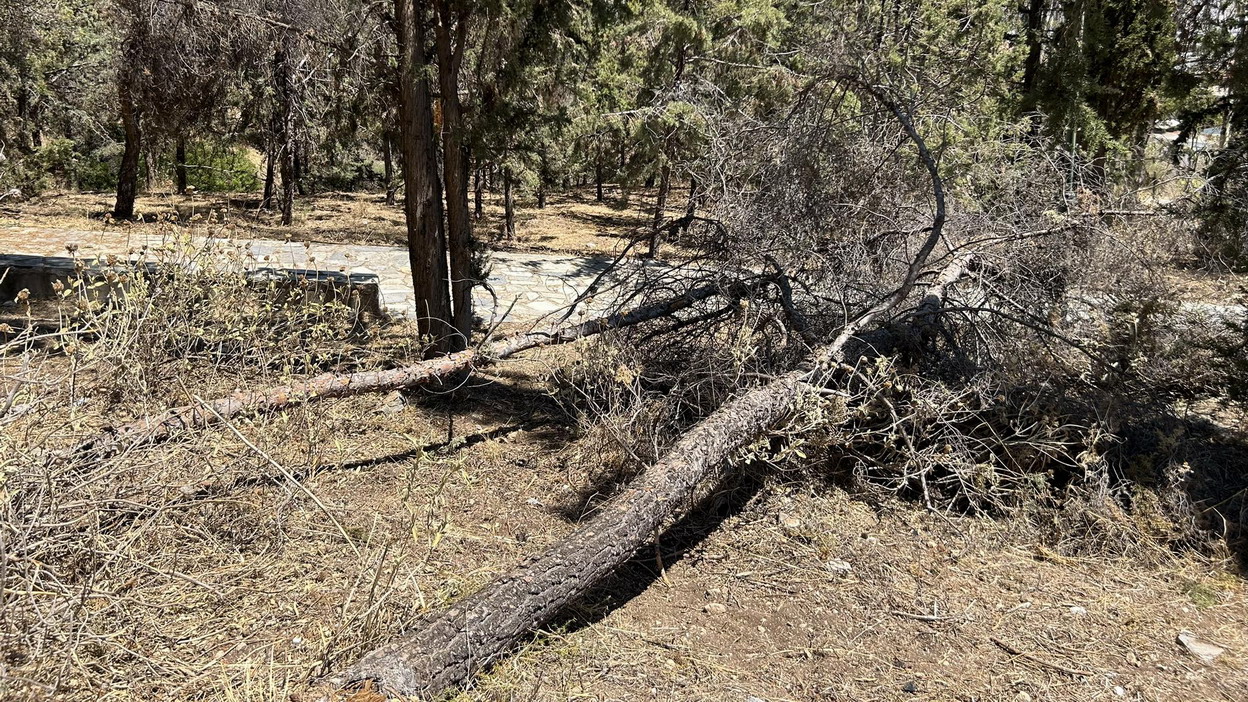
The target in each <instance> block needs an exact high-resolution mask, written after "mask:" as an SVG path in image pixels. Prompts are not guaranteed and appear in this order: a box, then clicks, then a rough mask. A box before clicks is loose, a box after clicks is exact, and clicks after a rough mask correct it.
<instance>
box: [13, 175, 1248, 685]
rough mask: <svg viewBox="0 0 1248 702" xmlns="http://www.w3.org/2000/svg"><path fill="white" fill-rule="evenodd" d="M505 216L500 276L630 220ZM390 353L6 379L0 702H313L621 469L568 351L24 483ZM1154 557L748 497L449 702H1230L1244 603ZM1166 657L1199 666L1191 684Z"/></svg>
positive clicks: (1094, 516) (854, 497) (709, 516)
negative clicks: (82, 444) (94, 452)
mask: <svg viewBox="0 0 1248 702" xmlns="http://www.w3.org/2000/svg"><path fill="white" fill-rule="evenodd" d="M105 200H106V198H103V197H102V196H90V195H84V196H62V197H61V198H54V199H52V200H49V201H48V202H46V203H35V204H33V205H27V207H30V208H33V209H31V210H29V211H27V212H26V213H25V214H23V217H22V221H23V222H24V223H29V224H47V223H52V224H59V225H61V226H80V223H81V226H87V225H91V224H92V223H94V226H99V222H98V221H95V220H91V219H89V218H88V217H89V216H90V214H91V213H92V212H93V211H96V209H98V208H99V207H100V206H101V203H103V202H105ZM375 200H376V198H374V197H373V196H359V197H354V196H353V197H350V198H346V197H344V198H340V199H335V198H319V199H316V200H312V201H307V200H305V201H302V204H301V208H306V209H301V213H302V214H301V216H302V220H301V225H300V226H299V227H297V228H296V229H297V230H298V231H301V232H304V234H305V235H308V236H312V235H316V236H322V235H324V236H338V235H341V236H357V235H359V236H363V233H364V232H371V234H369V236H373V235H376V233H377V232H379V231H383V225H384V227H389V229H384V231H386V232H391V233H390V234H387V236H391V235H393V236H399V235H398V234H397V232H398V230H399V224H398V222H399V219H398V218H399V217H400V216H401V214H400V213H399V212H398V211H397V210H389V209H386V208H384V207H382V206H380V205H378V203H377V202H376V201H375ZM145 202H147V204H146V205H144V206H146V207H150V208H152V209H153V210H154V209H155V207H154V205H153V204H152V203H151V202H150V201H145ZM634 202H635V203H636V202H637V201H634ZM39 208H45V209H39ZM320 213H325V218H323V219H318V218H317V217H318V216H319V214H320ZM492 216H493V215H492ZM525 216H526V217H527V219H522V223H523V226H522V232H525V234H523V235H522V236H521V239H522V242H521V245H527V246H539V245H549V246H551V247H577V246H587V245H588V244H590V243H593V244H595V245H600V246H601V247H602V248H604V249H606V248H607V247H608V245H610V246H617V245H618V244H619V242H620V241H621V240H622V238H623V237H622V236H621V234H620V232H621V230H626V228H627V227H628V226H631V225H630V224H629V222H632V221H644V218H645V213H644V211H642V210H640V209H618V210H617V209H613V208H612V207H609V206H598V205H595V204H592V203H587V202H585V201H584V200H577V199H576V198H574V197H573V198H570V199H569V200H567V201H558V200H554V201H552V203H551V205H550V206H549V207H548V208H547V211H546V212H544V213H540V214H533V213H532V211H526V213H525ZM599 216H601V217H604V218H609V219H608V220H603V222H602V229H601V230H600V229H599V228H598V225H593V226H587V223H590V222H595V221H598V220H595V219H594V217H599ZM630 218H631V219H630ZM349 220H355V221H356V224H357V225H358V228H355V229H352V228H350V227H348V226H347V224H348V223H349ZM322 227H323V228H322ZM565 230H566V231H565ZM261 231H263V229H262V228H260V227H258V229H257V233H260V232H261ZM334 232H337V233H336V234H335V233H334ZM541 232H548V233H546V234H542V233H541ZM545 236H549V237H551V238H550V239H548V240H543V239H542V237H545ZM371 241H372V242H373V243H396V242H395V240H392V239H384V238H383V239H380V240H371ZM561 250H571V248H568V249H561ZM19 312H20V310H18V311H12V310H10V313H12V314H13V315H16V316H14V317H13V319H12V320H11V321H13V323H14V324H15V325H18V323H19V322H20V321H21V320H20V319H19V318H20V317H21V316H22V315H21V314H19ZM39 314H44V316H50V317H53V318H54V317H55V315H52V314H50V313H48V311H47V310H36V312H32V313H31V317H37V316H39ZM120 328H121V329H122V330H123V331H125V330H126V329H128V327H124V325H122V326H121V327H120ZM413 336H414V335H413V334H412V333H411V330H410V329H405V328H403V327H402V326H395V327H388V328H380V329H376V330H374V331H373V332H372V336H371V337H369V338H367V339H362V340H353V341H352V342H351V343H349V344H339V345H338V346H337V347H335V350H334V352H333V353H332V354H330V355H329V356H328V357H326V356H316V357H313V355H312V354H311V353H309V354H307V355H306V357H304V356H298V358H293V360H292V358H286V356H283V354H289V355H290V356H292V357H295V356H297V354H296V353H295V352H294V351H292V350H290V349H277V348H275V349H273V350H272V353H273V356H272V358H269V357H267V356H263V355H261V356H260V357H259V358H260V361H263V362H257V363H253V364H251V365H247V364H241V365H240V364H239V363H237V362H234V361H231V360H229V359H226V360H225V361H222V360H221V359H216V358H214V357H212V356H211V355H208V354H205V353H201V352H196V353H193V354H190V355H188V356H185V357H169V358H165V357H161V356H159V355H157V354H154V353H152V352H149V351H148V350H147V349H144V348H142V347H140V348H135V345H134V344H130V345H129V346H124V347H116V348H112V349H110V348H105V346H106V345H103V344H96V345H95V346H92V345H90V344H83V345H79V344H78V343H77V342H76V341H74V340H73V338H72V337H66V338H64V339H61V341H64V342H65V343H66V344H67V345H66V346H62V347H47V346H45V347H41V348H44V349H45V350H47V351H49V353H47V354H45V355H35V356H22V355H18V354H3V355H0V402H4V401H5V400H6V398H10V397H11V398H13V400H12V402H13V406H16V407H19V408H22V413H21V414H20V416H17V417H16V418H13V417H10V416H6V417H4V423H3V424H2V425H0V494H4V495H5V500H4V502H5V505H4V510H5V511H3V517H4V524H0V526H3V527H4V528H3V529H0V537H2V538H3V539H4V542H3V544H0V555H2V556H3V558H0V582H2V583H3V589H0V612H3V616H0V643H2V647H3V651H2V652H0V653H2V655H0V699H4V700H52V699H56V700H91V701H92V702H111V701H114V700H117V701H120V700H224V701H227V702H242V701H246V702H261V701H265V702H277V701H279V700H281V701H287V700H306V701H310V700H314V699H319V697H320V695H321V694H322V693H324V692H325V689H324V687H323V686H321V685H320V684H319V683H318V680H319V679H320V678H321V676H324V675H326V674H328V673H332V672H333V671H336V670H340V669H341V668H342V667H344V666H345V665H348V664H349V663H351V662H352V661H353V660H355V658H357V657H358V656H359V655H360V654H361V653H363V652H364V651H366V650H368V649H370V648H371V647H374V646H376V645H377V644H379V643H381V642H382V641H384V640H386V639H387V638H389V637H391V636H393V635H394V634H395V633H396V632H400V631H403V630H404V629H406V628H408V627H410V626H413V625H416V624H417V623H418V621H419V618H420V617H421V615H422V614H424V613H426V612H429V611H431V610H433V609H436V608H438V607H441V606H443V605H445V604H447V603H449V602H452V601H454V600H455V599H457V598H459V597H462V596H464V595H466V594H468V593H470V592H472V591H473V590H474V589H476V588H478V587H480V586H482V585H484V584H485V583H486V582H488V581H489V580H490V579H491V578H493V577H494V576H496V575H498V574H501V573H503V572H505V571H507V570H508V569H510V568H511V567H513V566H514V565H515V564H517V563H519V562H521V561H522V560H524V559H525V558H526V557H528V556H531V555H534V554H536V553H539V552H541V551H542V550H543V549H545V548H547V547H549V546H550V545H552V544H553V543H555V542H556V541H557V540H558V539H559V538H561V537H562V536H564V535H566V534H567V533H569V532H570V531H571V530H573V529H574V528H575V527H576V525H577V523H578V522H579V521H580V520H582V519H583V518H584V517H585V516H586V515H588V514H591V513H592V512H593V510H594V509H595V508H596V506H597V505H599V504H601V503H602V502H603V501H604V500H605V499H607V498H609V497H610V496H611V495H612V494H614V493H615V492H616V491H617V490H618V489H619V488H620V486H621V485H622V484H623V483H624V482H626V481H627V480H628V479H629V478H630V477H631V476H632V475H633V474H634V473H635V472H636V471H637V470H638V468H639V466H638V463H637V461H635V460H633V459H632V458H630V455H629V451H628V450H627V449H626V447H624V446H622V445H621V444H620V441H619V439H618V437H615V436H613V435H612V434H611V433H610V432H609V431H606V430H605V429H585V428H583V427H581V426H579V425H578V424H577V422H575V421H574V420H573V419H572V418H571V417H570V416H569V415H568V414H567V413H566V412H565V410H564V409H563V408H562V407H561V406H560V405H559V404H558V402H557V401H556V399H555V395H554V394H553V393H552V384H551V382H550V376H551V373H552V372H554V371H555V370H556V369H558V368H560V367H564V366H566V365H567V364H569V363H571V362H573V361H574V360H575V358H576V353H575V349H571V348H567V347H565V348H559V349H548V350H543V351H539V352H536V353H531V354H528V355H527V356H526V357H525V358H524V359H523V360H519V361H512V362H508V363H506V364H504V365H502V366H500V367H498V368H496V369H494V370H492V371H491V372H486V373H482V374H479V375H477V376H474V378H473V380H472V381H471V382H469V383H467V384H466V385H465V386H463V387H456V388H450V387H447V388H440V389H432V390H426V391H421V392H417V393H412V394H410V395H406V396H401V395H391V396H387V397H361V398H351V399H344V400H335V401H329V402H325V403H321V404H317V405H312V406H308V407H305V408H302V409H296V410H292V411H289V412H285V413H282V414H279V415H276V416H272V417H255V418H247V419H240V420H236V421H234V422H233V423H230V424H226V425H224V426H218V427H216V428H213V429H209V430H204V431H196V432H187V433H185V434H183V435H181V436H180V437H179V439H178V440H177V441H174V442H171V443H169V444H167V445H162V446H157V447H149V448H144V449H138V450H134V451H130V452H128V453H126V454H124V455H122V456H119V457H117V458H115V459H110V460H109V461H105V462H101V463H98V464H90V465H80V466H71V467H70V468H66V469H64V470H62V469H61V468H58V464H57V463H56V462H55V461H47V460H46V457H47V456H48V455H49V452H50V451H53V452H54V451H55V450H57V449H60V448H63V447H66V446H69V445H72V443H73V442H74V441H75V439H77V438H81V437H83V436H87V435H90V434H91V433H93V432H94V431H98V430H99V429H100V428H101V427H103V426H106V425H110V424H116V423H119V422H121V421H124V420H126V419H128V418H131V417H134V416H137V415H140V414H143V413H145V412H151V411H155V410H159V409H162V408H164V407H167V406H170V405H176V404H182V403H186V402H194V401H195V398H210V397H215V396H219V395H221V394H224V393H228V392H230V391H231V390H234V389H238V388H246V387H265V386H271V385H276V384H279V383H280V382H282V381H284V380H286V379H288V378H289V377H290V375H291V374H292V373H301V372H306V368H304V367H303V366H298V365H295V366H292V365H291V363H293V362H294V361H295V360H299V359H303V360H302V361H301V362H302V363H304V364H305V365H307V366H312V367H314V368H315V369H316V370H339V371H341V370H352V369H356V368H375V367H386V366H389V365H393V364H396V363H401V362H402V361H403V360H404V359H411V358H414V357H415V356H416V354H417V353H418V350H416V349H413V348H412V347H411V338H413ZM15 388H16V389H15ZM18 390H20V392H18ZM0 414H2V413H0ZM1224 419H1225V424H1226V427H1227V428H1233V427H1235V426H1242V425H1243V419H1244V418H1243V416H1242V414H1239V415H1234V416H1231V415H1227V416H1226V417H1225V418H1224ZM1237 445H1239V446H1242V445H1243V444H1242V443H1240V444H1237ZM1236 450H1241V449H1236ZM58 471H60V472H58ZM45 485H50V486H55V489H54V490H49V491H44V490H43V488H42V486H45ZM17 494H22V495H35V496H38V497H39V499H34V498H23V499H22V500H16V501H11V500H10V497H12V496H14V495H17ZM41 510H43V511H41ZM1159 531H1164V527H1162V528H1155V526H1154V525H1147V524H1143V523H1141V521H1140V517H1139V516H1138V515H1134V516H1133V515H1129V514H1126V513H1124V512H1123V511H1121V510H1119V509H1116V508H1113V507H1112V503H1111V504H1107V505H1101V506H1099V507H1097V508H1096V509H1095V510H1091V511H1081V512H1078V513H1077V514H1075V513H1068V512H1066V511H1061V510H1057V509H1054V508H1039V507H1038V508H1036V509H1034V510H1029V511H1020V512H1018V513H1015V514H1011V515H1003V516H1001V517H999V518H995V519H992V518H987V517H973V518H972V517H962V516H958V515H954V514H942V513H938V512H932V511H928V510H925V509H923V508H922V507H921V506H920V505H918V504H916V503H912V502H904V501H897V500H894V499H884V498H879V497H877V496H868V495H864V494H860V493H855V492H849V491H847V488H846V486H844V485H841V484H839V483H834V482H831V481H829V480H825V479H823V478H821V477H820V474H819V473H818V471H799V472H779V471H777V472H770V473H768V472H759V471H758V470H757V469H755V470H753V471H752V472H750V473H748V474H746V475H742V476H741V477H740V478H739V479H738V480H736V481H735V482H734V484H733V485H732V486H731V487H730V488H728V489H725V490H723V491H722V492H720V493H717V494H715V495H711V496H709V497H707V498H706V499H705V500H704V501H703V502H702V503H700V504H699V505H698V506H697V507H696V509H695V510H694V511H693V513H692V515H691V516H690V517H688V518H686V519H685V520H683V521H682V522H681V523H679V524H677V525H676V526H675V527H673V528H672V529H671V530H669V531H668V532H666V533H665V534H664V535H663V536H662V537H661V538H660V539H659V540H658V542H657V543H656V545H655V547H654V548H653V549H652V550H648V551H647V552H644V553H642V554H640V555H639V556H638V557H637V558H636V559H635V560H634V561H633V562H632V563H630V564H629V565H628V566H627V567H626V568H625V569H624V570H623V571H622V572H620V573H618V574H617V575H616V576H615V577H614V578H613V580H612V581H610V582H608V583H606V584H604V585H603V586H602V587H600V588H599V589H598V590H597V591H595V592H594V593H591V595H590V596H588V597H586V598H585V599H584V600H583V601H581V602H579V603H577V604H576V605H575V606H574V607H572V608H570V609H569V610H568V611H566V612H565V613H564V614H563V615H562V617H561V619H560V620H559V621H558V622H557V623H555V624H554V625H552V626H550V627H548V629H547V630H545V631H543V632H541V633H540V634H538V635H537V636H535V637H534V638H533V639H532V640H531V641H528V642H527V643H526V644H525V645H524V646H523V647H522V648H521V649H520V650H519V651H517V652H516V654H515V655H514V656H511V657H508V658H506V659H504V660H502V661H499V662H498V664H497V665H496V666H495V667H494V668H493V669H491V670H490V671H488V672H487V673H485V674H483V675H481V676H479V677H478V678H477V679H476V680H475V681H474V683H473V685H472V686H471V687H470V688H468V689H466V690H464V691H462V692H460V693H459V694H458V695H457V697H456V699H461V700H602V701H607V700H639V699H662V700H740V701H742V702H758V701H760V700H761V701H764V702H782V701H785V700H961V701H966V702H970V701H977V700H1011V701H1017V702H1022V701H1025V700H1036V701H1039V700H1097V699H1102V700H1119V699H1122V700H1157V701H1162V700H1244V699H1248V627H1245V622H1248V589H1246V587H1245V581H1244V578H1243V575H1242V574H1241V572H1240V571H1239V570H1237V568H1236V564H1235V562H1234V561H1233V559H1232V558H1231V556H1230V554H1229V553H1227V552H1226V549H1225V548H1224V547H1221V546H1218V545H1215V546H1213V547H1206V548H1195V547H1190V548H1189V547H1175V546H1173V545H1170V544H1167V545H1163V540H1162V539H1158V538H1154V537H1155V534H1156V533H1157V532H1159ZM1181 634H1182V635H1183V636H1185V637H1186V636H1188V635H1189V634H1190V635H1191V636H1193V637H1195V639H1197V640H1198V641H1200V642H1204V643H1206V644H1210V645H1214V646H1216V647H1217V648H1218V649H1220V650H1221V653H1220V654H1219V655H1218V656H1217V657H1216V658H1214V659H1213V660H1211V661H1207V662H1206V661H1203V660H1201V659H1200V658H1198V657H1197V656H1196V655H1195V654H1194V653H1192V652H1191V651H1190V650H1189V649H1188V648H1187V647H1186V646H1185V644H1183V643H1181V642H1180V640H1179V637H1180V635H1181ZM353 702H366V700H365V699H364V698H363V697H356V698H355V699H354V701H353Z"/></svg>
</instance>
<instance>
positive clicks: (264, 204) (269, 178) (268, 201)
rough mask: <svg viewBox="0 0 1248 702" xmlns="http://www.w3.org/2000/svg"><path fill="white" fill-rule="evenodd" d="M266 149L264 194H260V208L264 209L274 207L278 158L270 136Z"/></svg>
mask: <svg viewBox="0 0 1248 702" xmlns="http://www.w3.org/2000/svg"><path fill="white" fill-rule="evenodd" d="M265 151H266V153H265V159H264V160H265V165H264V194H263V195H261V196H260V209H262V210H267V209H270V208H272V207H273V189H274V185H275V181H276V169H275V168H274V165H275V164H274V161H276V160H277V149H276V147H275V146H274V144H273V138H272V137H269V142H268V147H267V148H266V149H265Z"/></svg>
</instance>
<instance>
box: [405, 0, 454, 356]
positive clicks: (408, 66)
mask: <svg viewBox="0 0 1248 702" xmlns="http://www.w3.org/2000/svg"><path fill="white" fill-rule="evenodd" d="M395 18H396V22H395V29H396V33H397V39H398V45H399V126H400V134H401V141H402V153H403V182H404V188H403V212H404V215H405V218H406V220H407V252H408V260H409V262H410V263H411V267H412V289H413V291H414V293H415V298H416V309H417V315H418V317H417V323H418V326H419V329H420V333H421V335H422V336H423V337H425V338H427V339H429V340H430V342H431V346H430V352H431V353H437V352H442V351H445V350H447V349H449V348H451V339H452V338H453V337H454V336H455V326H454V323H453V320H452V311H451V297H450V271H449V269H448V266H447V261H446V256H447V246H446V235H445V232H444V230H443V228H442V193H441V187H440V185H441V184H440V180H439V178H438V162H437V146H436V143H435V141H434V130H433V105H432V102H431V96H430V90H429V78H428V74H427V72H426V71H425V67H426V64H425V36H426V34H427V31H428V18H427V17H426V15H425V3H423V2H419V1H418V0H395Z"/></svg>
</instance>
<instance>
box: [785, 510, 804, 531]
mask: <svg viewBox="0 0 1248 702" xmlns="http://www.w3.org/2000/svg"><path fill="white" fill-rule="evenodd" d="M780 526H782V527H784V528H785V530H787V531H797V530H798V529H800V528H801V527H802V520H800V519H798V518H797V517H794V516H793V515H791V514H788V513H785V512H781V513H780Z"/></svg>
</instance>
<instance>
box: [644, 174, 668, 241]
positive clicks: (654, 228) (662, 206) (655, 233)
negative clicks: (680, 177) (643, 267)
mask: <svg viewBox="0 0 1248 702" xmlns="http://www.w3.org/2000/svg"><path fill="white" fill-rule="evenodd" d="M671 187H672V167H671V166H670V165H668V164H666V163H665V164H663V168H661V169H660V171H659V194H658V197H657V198H656V199H655V203H654V221H653V222H652V223H651V229H650V250H649V251H648V252H647V253H646V256H647V257H648V258H654V257H655V256H658V255H659V244H660V243H661V242H660V241H659V239H660V234H661V233H662V226H663V216H664V215H665V214H666V213H667V193H668V191H669V190H670V189H671Z"/></svg>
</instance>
